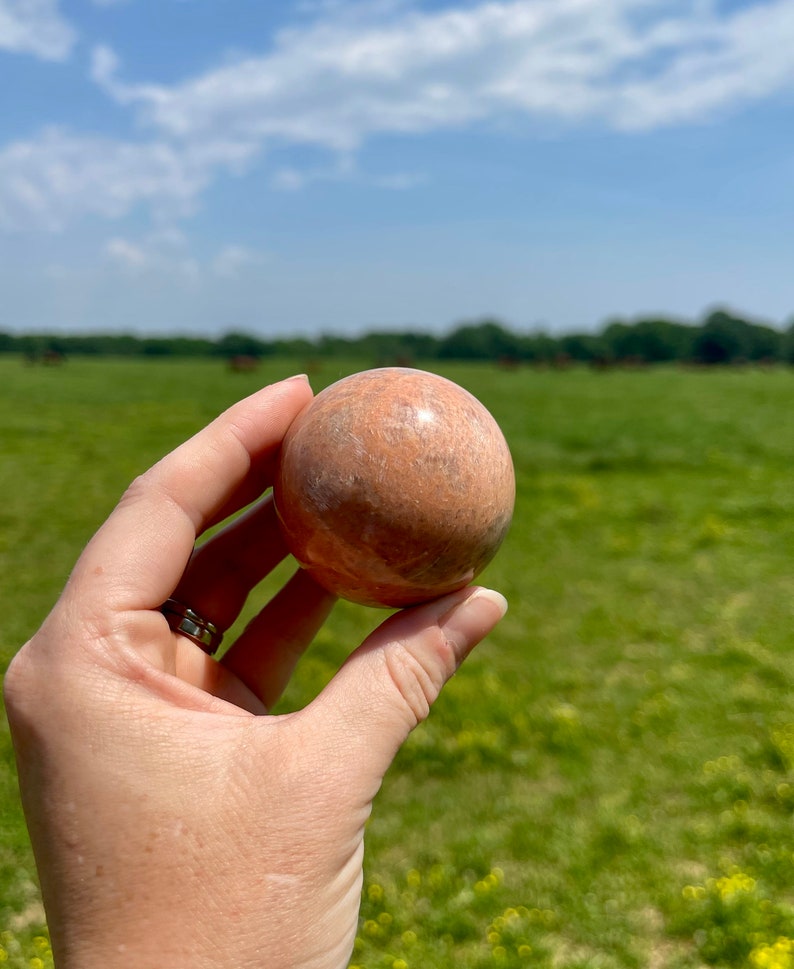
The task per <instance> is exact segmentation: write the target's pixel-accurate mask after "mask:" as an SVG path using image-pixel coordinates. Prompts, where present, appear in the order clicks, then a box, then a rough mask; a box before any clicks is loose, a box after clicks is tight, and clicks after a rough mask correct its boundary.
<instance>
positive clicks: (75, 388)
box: [0, 358, 794, 969]
mask: <svg viewBox="0 0 794 969" xmlns="http://www.w3.org/2000/svg"><path fill="white" fill-rule="evenodd" d="M369 365H371V364H370V362H369V361H359V362H358V363H355V364H352V363H351V364H350V365H349V366H344V367H341V366H340V365H339V364H338V363H332V362H326V363H324V365H323V367H322V368H321V369H320V370H319V372H317V373H314V374H313V375H312V383H313V385H314V387H315V389H319V388H320V387H322V386H323V385H325V384H326V383H330V382H332V381H333V380H335V379H337V378H338V377H339V376H342V375H343V374H344V373H346V372H349V371H350V370H353V369H363V368H365V367H367V366H369ZM301 367H302V364H301V361H296V362H290V361H274V362H268V363H266V364H265V365H263V367H262V368H261V370H259V371H258V372H257V373H253V374H245V375H241V374H232V373H229V372H227V371H226V370H225V369H224V368H223V367H222V365H221V364H218V363H209V362H200V363H196V362H183V361H174V362H148V363H144V362H116V361H107V362H103V363H101V364H100V363H97V362H90V361H85V362H83V361H80V360H70V361H69V362H68V363H67V364H66V365H65V366H63V367H60V368H51V369H48V368H43V367H38V368H37V367H30V366H25V365H24V364H22V363H21V362H20V361H18V360H16V359H2V358H0V401H1V402H0V413H2V424H0V568H2V581H1V582H0V662H2V666H3V668H5V665H6V664H7V662H8V660H9V659H10V657H11V656H12V654H13V653H14V651H15V650H16V649H17V648H18V646H19V644H21V643H22V642H23V641H24V640H25V638H26V637H27V636H29V635H30V634H31V633H32V632H33V631H34V630H35V628H36V627H37V625H38V624H39V622H40V621H41V619H42V618H43V617H44V615H45V613H46V612H47V610H48V609H49V608H50V607H51V605H52V603H53V602H54V600H55V598H56V596H57V594H58V592H59V589H60V587H61V586H62V584H63V582H64V580H65V578H66V576H67V575H68V572H69V569H70V567H71V565H72V563H73V561H74V559H75V557H76V556H77V554H78V552H79V551H80V548H81V547H82V545H83V544H84V542H85V541H86V540H87V539H88V538H89V536H90V535H91V533H92V532H93V530H94V529H95V528H96V526H97V525H98V524H99V523H100V522H101V521H102V519H103V518H104V517H105V516H106V514H107V513H108V512H109V511H110V510H111V508H112V507H113V505H114V504H115V502H116V500H117V498H118V496H119V495H120V494H121V492H122V491H123V489H124V487H125V486H126V484H127V483H128V482H129V480H130V479H131V478H132V477H133V476H134V475H135V474H137V473H138V472H139V471H141V470H143V469H144V468H146V467H147V466H148V465H149V464H151V463H152V462H153V461H155V460H156V459H157V458H158V457H160V456H161V455H162V454H163V453H164V452H165V451H167V450H168V449H170V448H171V447H172V446H174V445H176V444H177V443H178V442H180V441H181V440H182V439H184V438H185V437H186V436H187V435H188V434H190V433H191V432H193V431H194V430H196V429H198V428H199V427H200V426H202V425H203V424H205V423H206V422H207V421H208V420H209V419H210V418H211V417H213V416H214V415H215V414H216V413H217V412H218V411H220V410H221V409H223V408H224V407H225V406H226V405H227V404H229V403H231V402H232V401H233V400H235V399H237V398H239V397H241V396H243V395H244V394H246V393H248V392H249V391H251V390H253V389H255V388H256V387H257V386H259V385H261V384H262V383H266V382H268V381H270V380H272V379H276V378H278V377H281V376H285V375H287V374H288V373H290V372H293V371H295V370H299V369H301ZM441 372H443V373H444V374H445V375H447V376H450V377H452V378H453V379H455V380H457V381H458V382H460V383H461V384H463V385H464V386H466V387H468V388H469V389H470V390H471V391H473V392H474V393H475V394H476V395H477V396H478V397H480V399H481V400H482V401H483V402H484V403H485V404H486V405H487V406H488V407H489V408H490V409H491V410H492V412H493V413H494V415H495V416H496V418H497V419H498V420H499V422H500V423H501V425H502V427H503V429H504V431H505V434H506V436H507V438H508V440H509V443H510V445H511V448H512V451H513V455H514V459H515V464H516V473H517V481H518V500H517V508H516V515H515V521H514V526H513V529H512V531H511V534H510V536H509V537H508V540H507V542H506V543H505V546H504V547H503V549H502V551H501V552H500V554H499V556H498V557H497V559H496V560H495V561H494V563H493V564H492V565H491V566H490V568H489V569H488V571H487V573H486V574H485V576H484V577H483V578H484V580H485V581H486V582H488V583H489V584H491V585H493V586H495V587H496V588H499V589H500V590H502V591H503V592H504V593H505V594H506V595H507V596H508V599H509V600H510V607H511V608H510V612H509V613H508V616H507V618H506V619H505V621H504V623H503V624H502V625H501V626H500V627H499V629H498V630H497V632H496V633H494V634H493V635H492V636H491V637H490V639H489V640H488V641H487V642H486V643H484V644H483V645H482V646H481V647H480V648H479V650H478V651H476V652H475V654H474V655H473V656H472V657H471V659H470V660H469V661H468V662H467V663H466V665H465V666H464V667H463V669H462V670H461V671H460V672H459V673H458V675H457V676H456V677H455V679H454V680H453V681H452V682H451V683H450V684H449V686H448V687H447V689H446V690H445V692H444V694H443V695H442V698H441V699H440V701H439V703H438V704H437V706H436V707H435V708H434V710H433V712H432V714H431V717H430V720H429V721H428V722H427V723H426V724H424V725H423V726H422V727H420V728H419V729H418V730H417V731H416V732H415V733H414V734H413V735H412V737H411V738H410V740H409V742H408V743H407V745H406V746H405V748H404V749H403V750H402V752H401V753H400V755H399V757H398V760H397V762H396V763H395V765H394V768H393V770H392V772H391V774H390V775H389V777H388V778H387V782H386V784H385V786H384V788H383V790H382V792H381V794H380V795H379V798H378V801H377V803H376V806H375V812H374V816H373V819H372V821H371V823H370V827H369V831H368V839H367V861H366V884H365V889H364V900H363V906H362V920H361V928H360V933H359V941H358V944H357V947H356V951H355V954H354V957H353V965H355V966H359V967H364V969H417V967H422V969H431V967H450V969H451V967H456V969H484V967H492V966H493V967H503V969H510V967H516V966H537V967H565V969H584V967H588V969H613V967H614V969H629V967H651V969H660V967H676V969H678V967H681V969H683V967H687V969H689V967H697V966H703V965H710V964H714V965H725V966H737V967H739V966H741V967H745V966H749V967H751V969H752V967H757V969H762V967H770V969H791V967H794V941H793V940H794V830H793V827H792V820H793V818H794V690H793V689H792V685H793V684H794V665H792V661H791V645H792V629H793V628H794V570H792V567H791V565H792V563H791V551H792V548H794V493H792V488H791V468H792V466H793V465H794V426H792V416H791V415H792V414H794V372H791V371H787V370H782V369H780V370H770V371H764V372H761V371H758V370H752V369H746V370H741V369H737V370H730V371H713V372H691V371H683V370H664V369H662V370H648V371H642V372H624V371H613V372H606V373H596V372H590V371H584V370H576V369H574V370H569V371H560V372H554V371H545V372H543V371H533V370H529V369H523V370H515V371H499V370H496V369H494V368H490V367H486V366H449V367H445V368H443V370H442V371H441ZM284 574H285V573H284V571H283V570H282V571H280V572H279V573H278V574H277V575H276V576H274V577H273V578H272V582H269V583H268V584H266V587H263V588H262V589H261V590H259V596H258V597H259V598H260V599H263V598H264V597H265V596H266V595H267V594H268V590H269V589H272V588H274V587H275V583H277V582H278V581H279V579H283V577H284ZM245 618H246V617H245V616H244V617H243V618H242V619H241V622H244V621H245ZM381 618H382V615H381V614H380V613H378V612H377V611H375V610H368V609H365V608H363V607H356V606H352V605H350V604H347V603H340V604H339V606H338V607H337V608H336V610H335V612H334V614H333V615H332V617H331V620H330V622H329V623H328V625H327V626H326V628H325V629H324V630H323V631H322V633H321V634H320V636H319V637H318V639H317V642H316V644H315V645H314V647H313V648H312V650H311V651H310V652H309V653H308V654H307V656H306V657H305V659H304V661H303V663H302V665H301V666H300V668H299V670H298V673H297V674H296V677H295V680H294V682H293V684H292V685H291V687H290V689H289V691H288V693H287V695H286V697H285V698H284V701H283V705H284V708H294V707H296V706H298V705H301V704H304V703H306V702H307V701H308V700H309V699H310V698H311V697H312V696H313V695H314V694H315V693H316V692H317V690H318V689H320V687H321V686H322V685H323V683H325V682H326V681H327V679H328V678H329V677H330V676H331V675H332V673H333V671H334V669H335V668H336V667H337V665H338V664H339V662H340V660H341V659H342V657H344V656H345V655H346V653H347V652H348V651H349V650H350V649H351V648H353V647H354V646H355V645H357V644H358V642H359V641H360V640H361V639H362V638H363V637H364V636H365V635H366V633H367V632H368V631H369V630H370V629H371V628H372V627H373V626H374V625H375V624H376V622H378V621H379V620H380V619H381ZM41 715H42V717H46V715H47V711H46V709H42V711H41ZM0 744H1V745H2V758H1V759H0V825H1V826H2V827H1V828H0V835H1V838H0V932H2V933H3V934H2V935H0V953H3V954H5V960H6V961H7V962H8V964H9V965H11V966H20V967H22V966H24V967H27V969H41V967H46V966H47V965H49V964H51V956H50V955H49V949H48V947H47V942H46V933H45V930H44V927H43V924H42V912H41V908H40V905H39V903H38V896H37V890H36V887H35V870H34V867H33V863H32V859H31V855H30V849H29V845H28V842H27V836H26V834H25V829H24V824H23V821H22V818H21V814H20V811H19V808H18V804H17V800H16V797H17V795H16V786H15V784H16V782H15V778H14V772H13V760H12V754H11V749H10V743H9V740H8V732H7V729H6V727H5V724H4V723H3V725H2V730H0ZM3 930H5V931H3ZM2 958H3V955H2V954H0V959H2ZM48 960H49V961H48ZM108 964H109V965H111V964H112V963H111V961H110V960H109V963H108Z"/></svg>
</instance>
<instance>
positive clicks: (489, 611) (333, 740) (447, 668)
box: [304, 588, 507, 797]
mask: <svg viewBox="0 0 794 969" xmlns="http://www.w3.org/2000/svg"><path fill="white" fill-rule="evenodd" d="M506 608H507V603H506V602H505V599H504V598H503V596H501V595H500V594H499V593H498V592H492V591H491V590H489V589H482V588H475V589H466V590H464V591H463V592H458V593H453V594H452V595H449V596H444V597H443V598H442V599H438V600H436V601H435V602H431V603H427V604H426V605H423V606H417V607H415V608H413V609H406V610H404V611H402V612H400V613H397V614H395V615H394V616H392V617H391V618H389V619H387V620H386V622H385V623H383V624H382V625H381V626H380V627H379V628H378V629H376V630H375V632H374V633H373V634H372V635H371V636H370V637H369V638H368V639H367V640H366V641H365V643H364V644H363V645H362V646H361V647H360V648H359V649H358V650H356V652H355V653H353V654H352V656H350V658H349V659H348V661H347V662H346V663H345V665H344V666H343V667H342V669H341V670H340V671H339V672H338V673H337V675H336V676H335V677H334V679H333V680H332V681H331V683H330V684H329V685H328V686H327V687H326V688H325V690H324V691H323V692H322V693H321V694H320V696H319V697H317V699H316V700H315V701H314V702H313V703H312V704H310V706H309V707H307V708H306V710H305V711H304V713H305V714H306V715H307V716H308V717H309V719H310V726H309V730H310V733H311V735H312V737H313V739H314V741H315V742H317V739H316V738H322V741H321V742H322V743H327V745H328V748H327V751H328V756H329V758H333V757H334V756H338V755H339V752H340V751H341V752H343V754H344V756H346V757H350V756H351V754H352V756H353V757H354V758H355V763H356V764H357V767H358V774H357V776H358V777H359V779H360V780H361V781H362V783H363V784H364V785H365V787H366V785H369V789H362V791H361V796H362V797H372V796H374V793H375V791H376V790H377V788H378V786H379V785H380V781H381V779H382V778H383V775H384V773H385V772H386V770H387V769H388V767H389V765H390V764H391V762H392V760H393V758H394V756H395V754H396V753H397V750H398V749H399V747H400V745H401V744H402V743H403V741H404V740H405V739H406V737H407V736H408V734H409V733H410V731H411V730H413V728H414V727H415V726H416V725H417V724H418V723H419V722H421V721H422V720H424V719H425V717H426V716H427V715H428V713H429V711H430V707H431V706H432V704H433V703H434V702H435V700H436V698H437V697H438V695H439V693H440V692H441V688H442V687H443V685H444V684H445V683H446V682H447V680H449V678H450V677H451V676H452V675H453V674H454V673H455V671H456V670H457V668H458V667H459V666H460V664H461V663H462V662H463V660H464V659H465V658H466V656H467V655H468V654H469V652H470V651H471V650H472V649H473V647H474V646H476V645H477V643H479V642H480V641H481V640H482V639H483V638H484V637H485V636H486V635H487V634H488V633H489V632H490V631H491V630H492V629H493V628H494V626H495V625H496V624H497V623H498V622H499V620H500V619H501V618H502V616H503V615H504V613H505V611H506Z"/></svg>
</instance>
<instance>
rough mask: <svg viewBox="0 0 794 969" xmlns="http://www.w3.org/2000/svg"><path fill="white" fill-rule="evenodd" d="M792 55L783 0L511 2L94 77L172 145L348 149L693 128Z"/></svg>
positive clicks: (313, 27) (778, 74)
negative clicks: (184, 73)
mask: <svg viewBox="0 0 794 969" xmlns="http://www.w3.org/2000/svg"><path fill="white" fill-rule="evenodd" d="M792 49H794V3H793V2H792V0H773V2H766V3H756V4H754V5H752V6H749V7H744V8H742V9H740V10H737V11H735V12H733V13H731V14H724V15H720V14H719V12H718V10H717V9H716V7H715V6H714V5H713V4H709V3H696V4H692V3H687V4H683V3H680V2H677V0H535V2H532V3H529V2H526V0H513V2H501V3H499V2H484V3H480V4H478V5H474V6H466V7H461V8H460V9H447V10H444V11H441V12H433V13H427V12H425V13H422V12H419V11H417V10H415V9H408V10H403V11H402V12H401V13H400V14H399V16H397V15H395V14H393V13H392V14H391V15H390V16H389V17H388V18H386V19H385V20H384V21H383V22H375V23H373V22H371V21H366V22H363V23H362V22H354V23H351V22H350V21H349V20H348V19H346V18H339V17H333V16H329V17H327V18H326V19H323V20H318V21H315V22H313V23H312V24H310V25H308V26H304V27H302V28H294V29H292V30H288V31H283V32H282V33H281V34H280V35H278V36H277V38H276V41H275V45H274V47H273V49H272V50H271V51H269V52H268V53H267V54H265V55H263V56H261V57H249V58H246V59H243V60H240V61H238V62H237V63H232V64H226V65H224V66H223V67H221V68H219V69H217V70H214V71H209V72H207V73H205V74H203V75H201V76H199V77H196V78H193V79H191V80H188V81H186V82H184V83H181V84H177V85H173V86H170V87H168V86H164V85H152V84H147V85H135V84H124V83H122V82H120V81H119V80H118V79H117V77H116V76H115V72H114V71H107V72H105V76H104V79H103V80H104V83H105V86H106V88H107V90H108V92H109V93H110V94H111V95H112V96H114V97H116V98H117V99H119V100H122V101H125V102H127V103H129V102H134V103H137V104H138V105H139V106H140V109H141V111H142V117H143V118H144V119H145V120H146V121H147V122H148V123H149V124H150V125H152V126H153V127H154V128H156V129H158V130H159V131H161V132H163V133H167V134H168V135H169V136H171V137H175V138H181V139H192V138H197V137H208V136H211V135H212V134H213V133H214V132H218V131H223V132H225V134H226V136H227V137H228V136H232V137H235V138H246V139H251V140H254V141H256V142H257V143H264V142H267V141H281V142H287V143H296V142H297V143H309V144H314V145H321V146H323V147H326V148H328V149H332V150H352V149H355V148H356V147H357V146H359V145H360V144H361V143H362V142H363V141H364V140H365V139H366V138H368V137H370V136H372V135H375V134H378V133H381V132H388V133H400V132H404V133H421V132H425V131H431V130H436V129H444V128H447V129H449V128H455V127H461V126H465V125H471V124H475V123H481V122H487V121H490V120H494V119H499V118H501V117H503V116H505V115H511V116H514V115H516V114H517V115H519V116H520V115H524V116H525V117H527V118H528V119H530V121H531V120H532V119H542V120H552V121H563V122H568V123H571V122H574V123H575V122H582V121H584V122H589V123H600V124H603V125H607V126H609V127H612V128H616V129H648V128H654V127H658V126H660V125H666V124H673V123H678V122H681V121H695V120H699V119H704V118H707V117H708V116H709V115H710V114H711V113H712V112H714V111H719V110H723V109H725V108H729V107H735V106H737V105H741V104H744V103H747V102H750V101H753V100H756V99H758V98H761V97H765V96H768V95H771V94H774V93H775V92H777V91H780V90H782V89H784V88H787V87H790V86H791V85H792V84H794V59H793V58H792V57H791V56H790V51H791V50H792Z"/></svg>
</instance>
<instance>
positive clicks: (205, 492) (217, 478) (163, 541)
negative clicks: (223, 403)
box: [70, 378, 311, 615]
mask: <svg viewBox="0 0 794 969" xmlns="http://www.w3.org/2000/svg"><path fill="white" fill-rule="evenodd" d="M310 400H311V388H310V387H309V385H308V382H307V381H306V380H305V378H291V379H290V380H285V381H282V382H280V383H277V384H273V385H271V386H270V387H266V388H264V389H263V390H261V391H259V392H258V393H256V394H254V395H253V396H251V397H249V398H247V399H246V400H243V401H241V402H240V403H238V404H235V405H234V406H233V407H231V408H230V409H229V410H227V411H226V412H225V413H223V414H222V415H221V416H220V417H218V418H217V419H216V420H215V421H213V423H212V424H210V425H209V426H208V427H206V428H204V430H202V431H200V432H199V433H198V434H196V435H195V437H193V438H191V439H190V440H189V441H187V442H186V443H185V444H183V445H182V446H181V447H179V448H177V449H176V450H175V451H173V452H172V453H171V454H169V455H168V456H167V457H165V458H163V459H162V461H160V462H159V463H158V464H156V465H155V466H154V467H153V468H151V469H150V470H149V471H147V472H146V473H145V474H143V475H142V476H141V477H140V478H138V479H137V481H135V482H134V483H133V485H132V486H131V487H130V488H129V489H128V491H127V493H126V494H125V496H124V497H123V499H122V501H121V502H120V504H119V505H118V507H117V508H116V510H115V511H114V512H113V514H112V515H111V516H110V518H109V519H108V520H107V522H106V523H105V524H104V525H103V526H102V528H101V529H100V530H99V532H98V533H97V534H96V536H95V537H94V539H93V540H92V541H91V542H90V543H89V545H88V547H87V548H86V550H85V552H84V553H83V556H82V557H81V559H80V561H79V562H78V564H77V566H76V568H75V572H74V573H73V576H72V579H71V580H70V584H71V585H72V586H77V587H78V588H79V591H80V595H81V597H82V602H83V603H84V604H85V605H88V606H89V607H90V606H91V605H92V604H93V606H94V607H95V609H94V611H95V612H96V613H97V614H99V615H102V614H103V613H104V612H106V611H107V609H108V608H109V609H111V610H113V609H117V610H118V609H156V608H157V607H158V606H159V605H160V603H162V602H163V601H164V600H165V599H167V598H168V597H169V596H170V595H171V593H172V592H173V590H174V588H175V587H176V585H177V583H178V582H179V579H180V577H181V575H182V573H183V571H184V569H185V566H186V564H187V562H188V560H189V558H190V555H191V553H192V551H193V546H194V543H195V540H196V537H197V536H198V535H200V534H201V533H202V532H203V531H204V529H205V528H206V527H207V526H208V525H209V524H211V523H212V522H213V521H215V520H218V518H219V517H220V516H222V515H225V514H228V513H231V511H233V510H235V507H237V508H239V507H242V504H243V503H245V501H246V500H252V499H253V498H254V497H255V495H256V494H257V493H261V491H262V490H264V488H265V487H267V485H268V484H270V483H271V480H272V473H273V467H274V461H275V458H276V455H277V453H278V448H279V445H280V443H281V441H282V439H283V437H284V434H285V433H286V431H287V428H288V427H289V425H290V424H291V423H292V421H293V420H294V419H295V417H296V416H297V415H298V414H299V413H300V411H301V410H302V409H303V408H304V407H305V406H306V404H308V402H309V401H310ZM252 492H253V493H252Z"/></svg>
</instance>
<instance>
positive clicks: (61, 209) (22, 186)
mask: <svg viewBox="0 0 794 969" xmlns="http://www.w3.org/2000/svg"><path fill="white" fill-rule="evenodd" d="M249 154H250V151H249V149H248V148H247V147H246V146H240V145H238V144H235V143H233V142H224V141H222V140H221V139H218V138H216V139H214V140H213V141H212V143H210V144H207V145H205V146H202V145H193V146H191V147H190V149H189V150H186V149H185V148H184V147H183V146H179V145H174V144H172V143H169V142H168V141H166V140H162V139H161V140H158V141H149V142H131V141H130V142H124V141H118V140H114V139H111V138H100V137H95V136H90V135H81V134H76V133H74V132H71V131H69V130H64V129H61V128H48V129H46V130H44V131H43V132H41V133H40V135H39V136H38V137H37V138H34V139H31V140H27V141H17V142H13V143H11V144H10V145H8V146H6V147H5V148H3V149H0V226H4V227H5V228H8V229H11V228H17V227H20V226H27V227H30V226H32V225H35V226H37V227H39V228H43V229H46V230H50V231H57V230H60V229H63V228H64V227H65V226H66V225H67V224H68V223H69V222H70V221H71V220H72V219H74V218H77V217H81V216H83V215H86V214H91V215H99V216H103V217H105V218H109V219H114V218H120V217H122V216H124V215H126V214H127V213H129V212H130V211H131V210H133V209H134V208H136V207H137V206H141V205H145V206H147V207H148V208H149V210H150V211H151V212H153V213H156V214H157V215H158V216H160V217H162V218H165V219H169V218H170V219H173V218H178V217H180V216H184V215H186V214H188V213H190V212H191V211H192V210H193V207H194V205H195V202H196V198H197V196H198V195H199V194H200V193H201V192H202V191H203V190H204V189H205V188H206V187H207V185H208V184H209V182H210V181H211V180H212V178H213V177H215V175H216V174H217V172H218V170H219V169H221V168H223V169H226V170H235V169H236V168H238V167H239V166H240V165H241V164H243V163H244V162H245V161H246V160H247V158H248V156H249Z"/></svg>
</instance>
